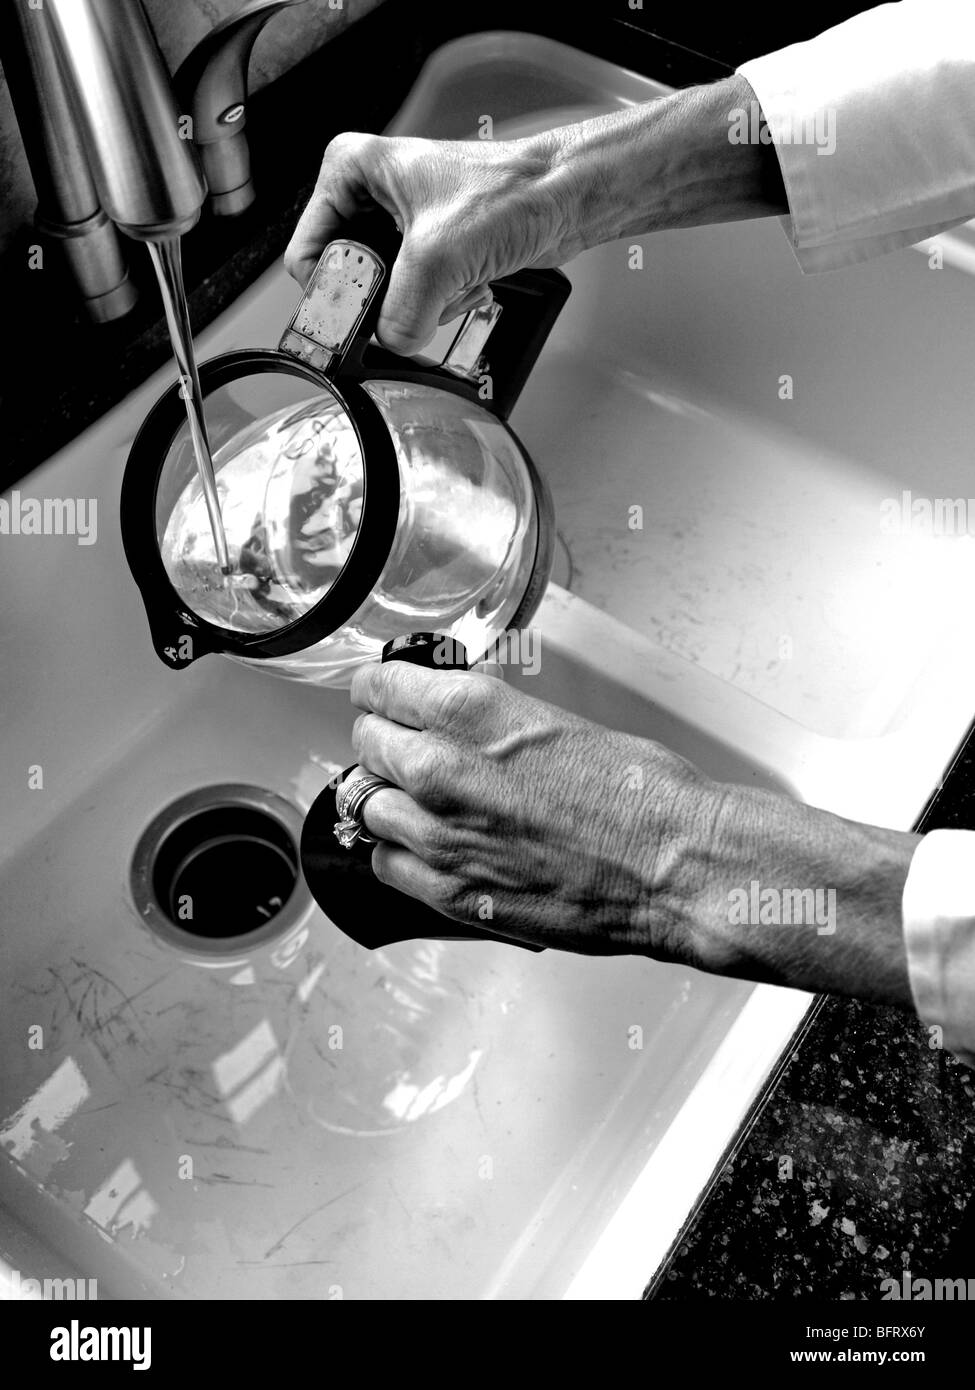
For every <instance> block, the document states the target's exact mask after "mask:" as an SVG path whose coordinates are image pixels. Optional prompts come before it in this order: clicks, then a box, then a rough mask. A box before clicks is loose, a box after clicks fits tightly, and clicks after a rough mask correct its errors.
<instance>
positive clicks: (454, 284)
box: [285, 132, 582, 353]
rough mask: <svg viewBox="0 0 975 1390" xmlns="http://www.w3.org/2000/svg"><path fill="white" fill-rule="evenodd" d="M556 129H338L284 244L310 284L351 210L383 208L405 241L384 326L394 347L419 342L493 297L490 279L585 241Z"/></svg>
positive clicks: (551, 262) (291, 264) (291, 265)
mask: <svg viewBox="0 0 975 1390" xmlns="http://www.w3.org/2000/svg"><path fill="white" fill-rule="evenodd" d="M557 134H558V133H557V132H556V133H549V134H547V135H543V136H537V137H532V138H529V139H525V140H509V141H497V142H495V141H491V140H486V141H455V140H417V139H409V138H389V137H386V136H381V135H358V134H345V135H340V136H338V137H337V138H336V139H334V140H333V141H332V142H331V144H330V145H329V146H328V149H327V150H326V151H325V157H324V160H323V162H322V167H321V172H320V174H319V176H318V183H317V185H316V188H315V192H314V194H313V195H312V198H311V201H310V202H309V204H308V206H307V208H306V209H305V211H304V213H303V214H302V217H301V220H300V222H299V223H298V226H297V229H296V230H295V233H294V236H293V238H292V240H291V244H290V246H289V247H288V250H287V253H286V255H285V264H286V266H287V268H288V271H289V272H290V274H291V275H293V276H294V278H295V279H296V280H297V281H298V282H299V284H301V285H305V284H306V283H307V281H308V279H309V277H310V275H311V273H312V271H313V270H314V268H315V265H316V263H317V261H318V258H319V256H320V255H321V253H322V251H323V250H324V248H325V247H326V246H327V244H328V243H329V241H331V240H332V239H333V238H334V237H335V236H336V235H337V234H338V233H339V232H340V231H341V228H342V224H343V222H344V221H346V220H347V219H348V218H350V217H352V216H353V215H354V214H355V213H356V212H357V211H361V210H363V209H364V208H369V207H374V206H376V205H377V204H378V205H379V206H380V207H382V208H385V210H386V211H387V212H388V213H389V214H390V215H391V216H392V217H393V218H394V219H395V221H396V223H397V225H398V226H399V228H400V231H401V232H402V233H403V245H402V248H401V250H400V252H399V254H398V256H397V258H396V263H395V265H394V267H393V273H392V278H391V281H390V286H389V289H388V291H387V293H386V297H385V300H384V303H383V309H382V314H381V316H380V319H379V325H378V330H377V332H378V337H379V340H380V342H382V343H384V344H385V345H386V346H387V347H389V348H391V349H393V350H394V351H396V352H403V353H412V352H417V351H419V350H420V348H422V347H423V346H424V345H425V344H426V343H427V342H429V340H430V338H431V337H432V336H433V334H434V333H435V331H436V328H437V325H438V324H439V323H447V322H449V321H450V320H451V319H453V318H456V317H457V316H458V315H459V314H463V313H466V312H467V311H468V310H469V309H471V308H474V307H475V306H476V305H478V304H480V303H484V302H487V300H489V299H490V291H489V289H488V282H489V281H491V280H496V279H498V278H500V277H501V276H504V275H510V274H512V273H513V272H514V271H516V270H520V269H522V268H523V267H526V266H545V267H550V266H556V265H561V264H562V262H563V261H565V260H568V259H569V257H570V256H573V255H575V254H576V252H577V251H579V250H581V249H582V242H581V241H580V239H579V232H578V219H577V216H576V211H575V209H574V208H573V206H572V199H570V198H569V197H568V196H567V195H566V194H565V193H564V192H562V191H560V190H561V189H562V183H561V181H560V179H559V178H558V177H555V176H554V172H555V169H556V165H557V163H558V151H559V149H560V147H561V143H560V141H559V139H558V138H557Z"/></svg>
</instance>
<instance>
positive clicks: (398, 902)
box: [300, 632, 545, 951]
mask: <svg viewBox="0 0 975 1390" xmlns="http://www.w3.org/2000/svg"><path fill="white" fill-rule="evenodd" d="M382 660H383V661H384V662H387V661H407V662H410V663H411V664H412V665H414V666H427V667H430V668H432V669H435V670H445V671H450V670H454V671H458V670H459V671H466V670H467V669H468V662H467V653H466V651H465V650H464V647H463V645H462V644H461V643H460V642H456V641H454V639H453V638H450V637H444V636H442V635H441V634H439V633H434V632H416V633H410V634H409V635H408V636H404V637H397V638H395V639H394V640H393V641H392V642H387V643H386V646H385V647H384V648H383V655H382ZM355 766H356V764H354V763H353V765H352V767H347V768H346V769H345V771H344V772H343V773H342V775H341V778H340V779H339V780H340V781H341V782H344V781H345V779H346V778H347V777H348V776H349V774H350V773H351V772H352V771H353V770H354V768H355ZM337 791H338V786H337V785H336V786H328V787H326V789H325V790H324V791H323V792H321V793H320V795H319V796H318V797H317V798H316V799H315V801H314V802H313V803H312V806H311V809H310V810H309V812H308V815H307V816H306V818H305V823H304V826H303V828H302V832H301V849H300V855H301V868H302V872H303V874H304V877H305V882H306V883H307V884H308V887H309V889H310V891H311V894H312V896H313V897H314V899H315V901H316V902H317V903H318V905H319V907H321V909H322V910H323V912H324V913H325V914H326V916H328V917H329V918H330V919H331V920H332V921H333V922H334V923H335V925H336V926H337V927H339V928H341V930H342V931H344V932H345V934H346V935H347V936H351V937H352V939H353V941H356V942H358V944H359V945H360V946H367V947H368V948H369V949H370V950H376V949H377V948H379V947H381V946H390V945H392V944H393V943H394V942H397V941H414V940H417V939H418V938H419V939H424V940H427V941H501V942H503V943H504V944H505V945H506V946H521V947H522V948H523V949H524V950H526V951H543V950H544V949H545V947H544V946H533V945H530V944H529V943H528V942H525V941H513V940H512V939H511V937H508V936H502V935H501V934H500V933H498V932H493V931H490V930H488V929H487V928H481V927H478V928H477V929H476V930H466V929H465V928H464V926H463V924H462V923H460V922H455V921H454V920H453V919H452V918H450V917H444V916H443V915H442V914H441V913H439V912H436V911H435V910H434V909H433V908H432V907H428V906H427V905H426V904H425V903H421V902H418V901H417V900H416V899H414V898H409V897H407V896H406V895H405V894H403V893H400V892H398V891H397V890H396V889H395V888H390V887H389V886H388V885H387V884H383V883H380V882H379V880H378V879H377V878H376V877H375V876H374V875H373V872H372V869H371V867H370V860H371V859H372V845H370V844H368V843H367V844H361V843H359V842H357V843H355V844H353V845H352V847H351V848H350V849H339V848H338V847H337V844H336V840H335V836H334V833H333V827H334V825H335V823H336V821H337V820H338V819H339V815H338V809H337V807H336V804H335V797H336V792H337Z"/></svg>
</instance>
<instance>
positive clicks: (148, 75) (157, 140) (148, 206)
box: [45, 0, 207, 241]
mask: <svg viewBox="0 0 975 1390" xmlns="http://www.w3.org/2000/svg"><path fill="white" fill-rule="evenodd" d="M45 8H46V9H50V12H51V18H52V20H53V23H54V30H55V33H56V35H57V38H58V40H59V46H60V55H61V60H62V63H63V68H64V73H65V76H66V77H67V79H68V82H69V84H70V87H71V90H72V93H73V95H74V98H75V102H76V106H77V110H78V114H79V116H80V118H81V122H82V126H83V128H84V130H85V134H86V136H87V144H88V152H89V157H90V159H91V165H92V173H93V174H94V178H95V185H96V187H97V188H98V191H99V194H100V195H101V201H102V206H103V207H104V209H105V211H106V212H107V213H108V215H109V217H110V218H111V219H112V221H113V222H114V223H116V225H117V226H118V227H120V228H121V230H122V231H123V232H125V233H127V235H129V236H131V237H135V238H136V239H137V240H139V241H159V240H163V239H164V238H166V237H172V236H181V235H182V234H183V233H184V232H187V231H189V229H190V228H191V227H192V226H194V224H195V223H196V222H197V220H198V219H199V216H200V210H201V209H202V207H203V204H204V202H205V201H206V193H207V188H206V183H205V182H204V179H203V171H202V169H201V167H200V160H199V157H198V155H197V153H196V149H195V147H194V145H193V141H192V134H191V133H190V134H189V138H184V137H183V136H182V135H181V132H180V113H179V111H178V109H177V106H176V98H175V96H174V94H173V87H172V83H171V82H170V79H169V73H168V71H167V69H166V65H165V64H164V62H163V60H162V56H161V54H160V52H159V49H158V47H157V45H156V40H155V36H154V35H153V32H152V29H151V28H150V27H149V21H148V19H147V18H146V14H145V11H144V10H143V8H142V5H141V3H140V0H125V3H124V4H119V3H118V0H46V5H45Z"/></svg>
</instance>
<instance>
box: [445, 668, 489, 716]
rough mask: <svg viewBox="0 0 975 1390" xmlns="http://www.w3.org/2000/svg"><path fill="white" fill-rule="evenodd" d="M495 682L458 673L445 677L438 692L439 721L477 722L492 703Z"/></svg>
mask: <svg viewBox="0 0 975 1390" xmlns="http://www.w3.org/2000/svg"><path fill="white" fill-rule="evenodd" d="M496 684H497V682H495V681H490V680H488V679H482V678H481V677H479V676H472V675H470V674H469V673H460V672H459V673H458V674H457V675H455V676H448V677H445V679H444V682H443V685H442V687H441V690H440V694H439V708H438V715H439V722H440V723H442V724H444V725H447V726H448V727H450V726H457V725H468V724H474V723H477V722H478V721H479V720H481V719H483V717H484V716H485V715H486V714H487V713H488V711H489V710H490V709H491V708H492V706H493V704H494V698H495V697H494V691H493V690H492V688H491V687H492V686H494V685H496Z"/></svg>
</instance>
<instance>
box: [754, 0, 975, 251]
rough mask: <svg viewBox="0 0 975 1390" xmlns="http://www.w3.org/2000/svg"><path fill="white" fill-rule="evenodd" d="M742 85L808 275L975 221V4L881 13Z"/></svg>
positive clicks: (770, 64) (906, 4)
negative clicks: (772, 155) (771, 154)
mask: <svg viewBox="0 0 975 1390" xmlns="http://www.w3.org/2000/svg"><path fill="white" fill-rule="evenodd" d="M738 72H739V73H740V74H741V76H743V77H744V78H745V80H746V81H747V82H748V83H749V85H750V86H751V88H752V90H753V91H754V93H755V96H756V99H757V101H758V103H759V106H760V107H761V111H762V114H763V115H764V117H765V121H766V123H767V125H768V128H769V132H770V133H771V136H772V140H773V142H774V144H775V149H776V153H777V155H778V159H779V164H780V166H781V169H782V178H783V182H784V184H785V190H786V195H787V197H788V201H789V211H790V216H789V217H787V218H785V219H783V225H784V226H785V228H786V231H787V232H788V233H789V234H790V236H791V240H792V245H793V249H794V251H795V253H796V257H797V259H798V261H799V264H800V266H801V267H802V269H803V270H804V271H811V270H833V269H836V268H837V267H839V266H844V265H850V264H853V263H854V262H856V261H861V260H865V259H866V258H867V257H870V256H877V255H880V254H881V253H882V252H885V251H893V250H896V249H897V248H898V247H901V246H912V245H914V244H915V243H916V242H919V241H923V240H925V239H926V238H927V237H931V236H934V235H936V234H937V233H938V232H941V231H944V230H946V228H948V227H952V226H956V225H957V224H958V223H959V222H964V221H967V220H968V219H969V218H971V217H975V0H900V3H897V4H887V5H878V6H877V7H876V8H875V9H872V10H867V11H866V12H865V13H864V14H860V15H856V16H855V17H854V18H853V19H849V20H847V21H846V22H845V23H844V24H839V25H837V26H836V27H835V28H833V29H827V30H826V31H825V32H824V33H822V34H820V35H818V36H817V37H816V38H814V39H811V40H809V42H808V43H799V44H792V45H791V46H790V47H789V48H783V49H780V50H779V51H778V52H776V53H770V54H768V55H767V56H766V57H764V58H756V59H753V60H752V61H751V62H748V63H744V64H743V65H742V66H741V67H740V68H739V69H738ZM752 138H754V137H752Z"/></svg>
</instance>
